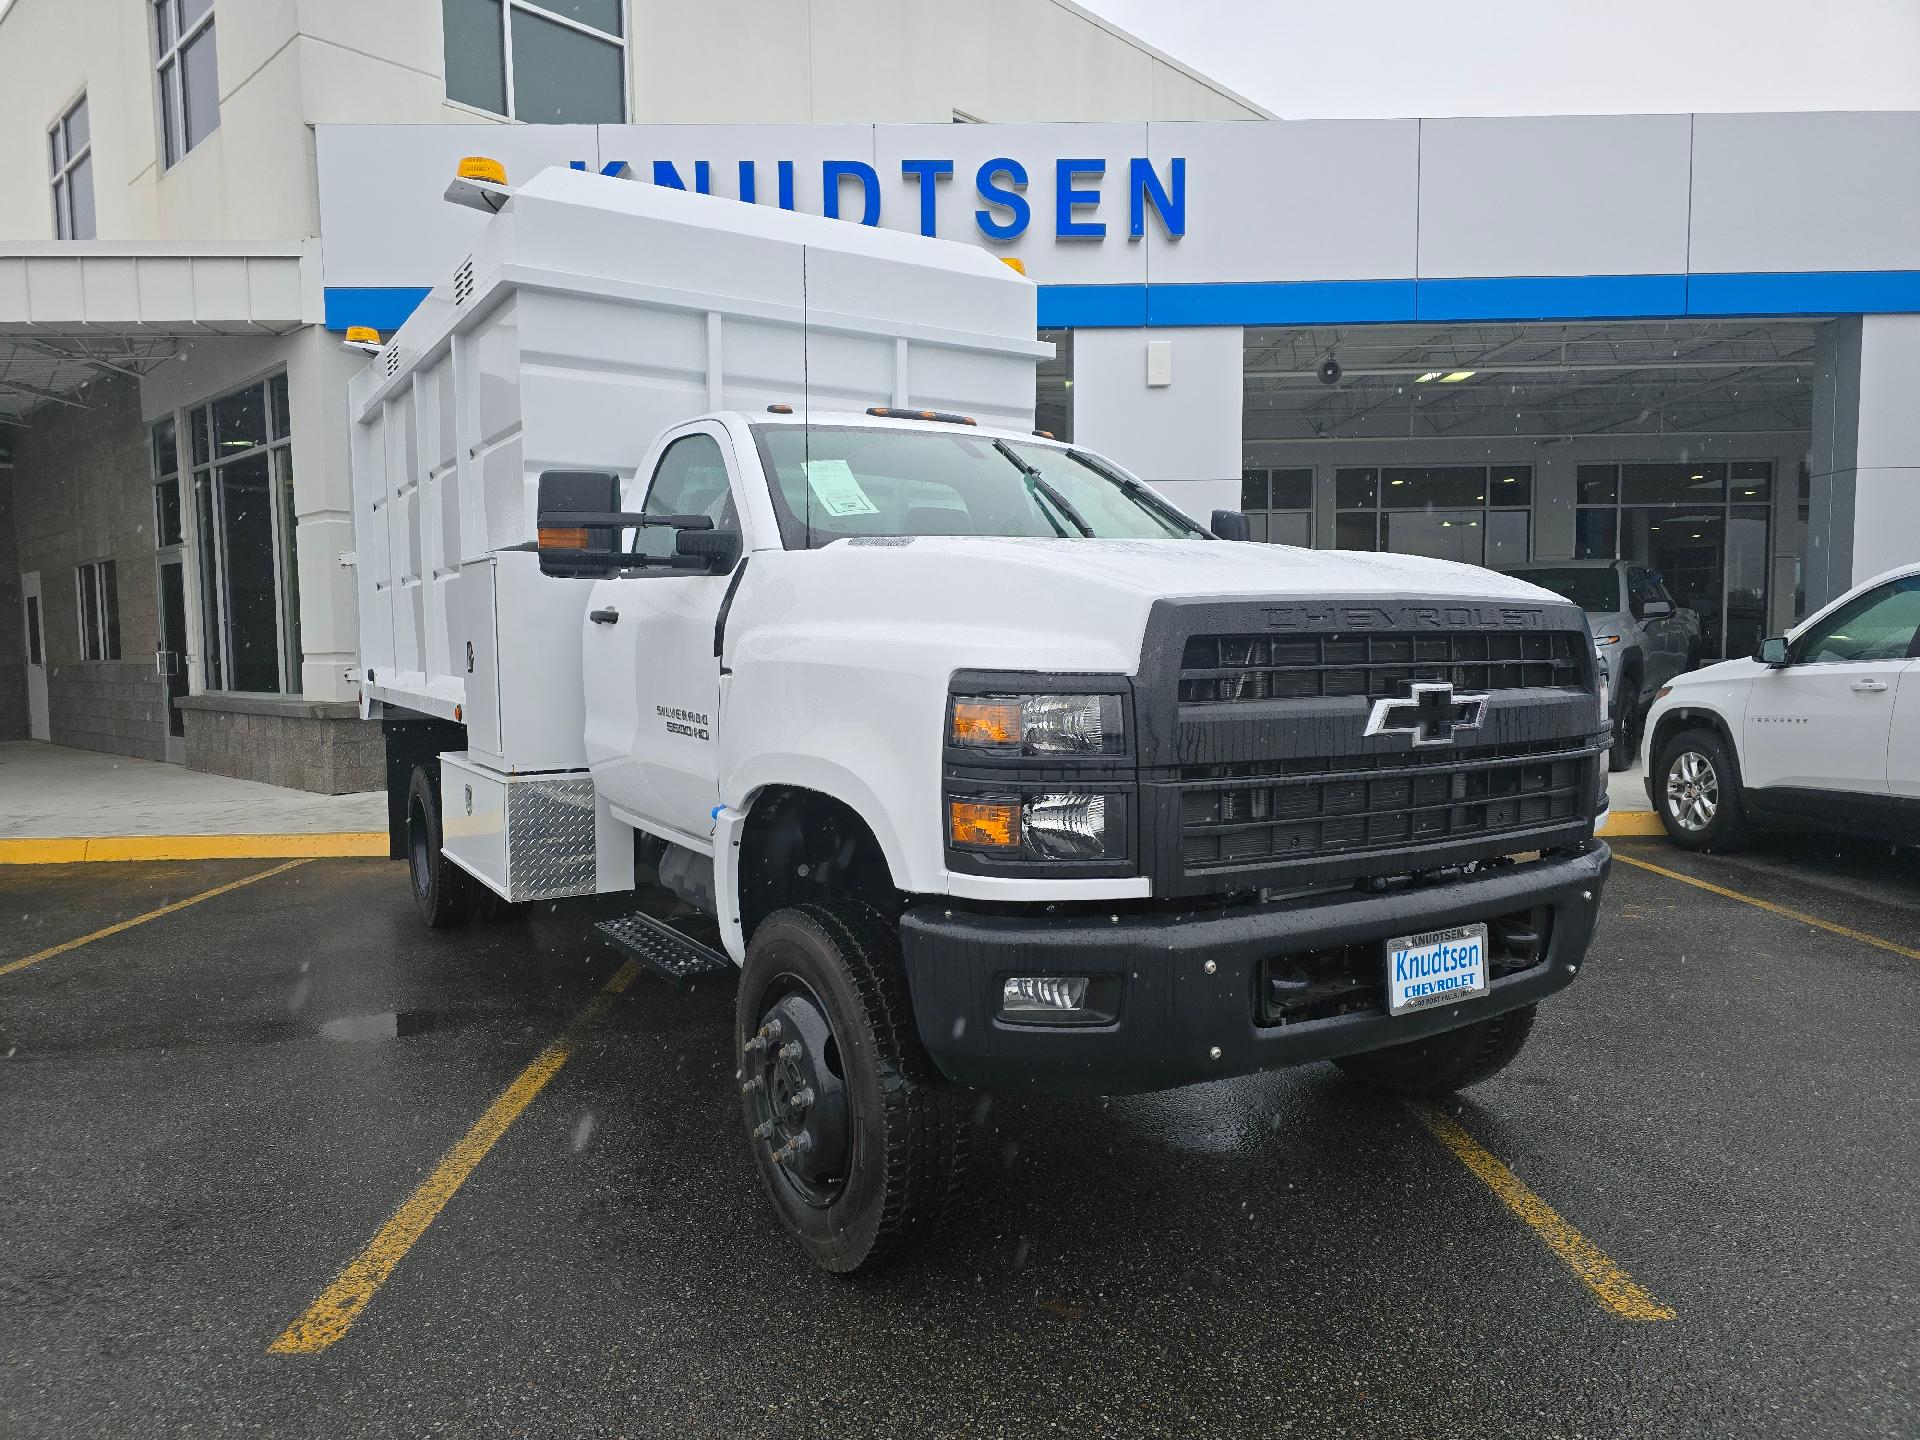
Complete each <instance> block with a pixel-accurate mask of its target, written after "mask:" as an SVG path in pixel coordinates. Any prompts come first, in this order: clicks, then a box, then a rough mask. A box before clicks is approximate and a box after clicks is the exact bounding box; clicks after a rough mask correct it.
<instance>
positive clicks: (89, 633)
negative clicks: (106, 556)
mask: <svg viewBox="0 0 1920 1440" xmlns="http://www.w3.org/2000/svg"><path fill="white" fill-rule="evenodd" d="M114 571H115V567H114V563H113V561H111V560H95V561H92V562H91V563H89V564H86V565H82V566H80V567H79V568H78V569H76V570H75V571H74V572H73V574H74V585H75V587H76V591H77V595H78V599H79V613H80V658H81V659H82V660H118V659H119V658H120V581H119V577H118V575H116V574H115V573H114Z"/></svg>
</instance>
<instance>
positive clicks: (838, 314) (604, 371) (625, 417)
mask: <svg viewBox="0 0 1920 1440" xmlns="http://www.w3.org/2000/svg"><path fill="white" fill-rule="evenodd" d="M1034 327H1035V317H1034V290H1033V286H1032V285H1031V284H1030V283H1029V282H1028V281H1027V280H1026V279H1025V278H1024V277H1023V276H1021V275H1019V274H1017V273H1015V272H1014V271H1013V270H1011V269H1010V268H1008V267H1007V266H1005V265H1002V264H1001V263H1000V262H999V261H997V260H996V259H994V258H993V257H992V256H990V255H987V254H985V253H984V252H982V251H980V250H978V249H975V248H973V247H971V246H964V245H959V244H954V243H949V242H946V241H940V240H931V239H925V238H922V237H919V236H911V235H901V234H898V233H896V232H893V231H888V230H880V229H873V228H868V227H864V226H860V225H855V224H852V223H850V222H846V221H838V220H824V219H820V218H817V217H814V216H808V215H799V214H794V213H792V212H788V211H781V210H776V209H773V208H771V207H767V206H755V205H746V204H742V203H740V202H738V201H735V200H726V199H717V198H710V197H707V196H700V195H692V194H687V193H685V192H681V191H676V190H670V189H663V188H659V187H656V186H652V185H648V184H643V183H636V182H634V181H630V180H619V179H613V178H609V177H603V176H599V175H592V174H587V173H582V172H575V171H569V170H560V169H554V170H548V171H545V172H543V173H542V174H540V175H538V176H536V177H534V178H533V179H532V180H531V181H529V182H528V183H527V184H525V185H524V186H522V187H521V188H520V189H518V190H517V191H516V192H514V194H513V197H512V198H511V200H509V201H508V203H507V205H506V207H505V208H504V209H503V210H502V211H501V212H500V213H499V214H498V215H496V216H495V217H494V218H493V219H492V221H490V222H489V224H488V226H487V228H486V230H485V232H484V233H483V236H482V239H481V242H480V244H479V245H478V246H477V247H476V248H475V250H474V252H473V254H472V255H471V256H470V257H467V258H465V259H463V260H461V261H460V262H459V263H458V265H457V266H454V267H453V268H452V274H451V278H450V279H449V282H448V283H447V284H445V285H442V286H439V287H436V288H435V290H434V291H433V293H432V294H431V295H430V296H429V297H428V299H427V300H426V301H425V302H424V303H423V304H422V305H421V306H420V308H419V309H418V310H417V311H416V312H415V314H414V315H413V316H412V317H411V318H410V319H409V320H408V321H407V322H406V324H405V325H403V326H402V327H401V328H400V330H399V331H397V332H396V333H395V334H394V336H393V338H392V340H391V341H390V342H389V343H388V344H387V345H386V346H385V347H384V348H383V349H382V350H381V351H380V353H379V354H378V355H377V356H376V357H375V358H374V360H373V362H372V363H371V364H370V365H368V367H367V368H366V370H364V371H363V372H362V373H361V374H360V375H359V376H358V377H356V379H355V380H354V382H353V385H352V386H351V388H350V390H349V405H350V409H351V418H352V422H353V443H352V464H353V505H354V512H353V518H354V530H355V555H356V563H357V566H358V572H359V615H360V666H361V678H362V682H363V695H364V697H365V702H366V708H367V710H368V712H369V713H373V710H374V706H376V705H390V706H397V707H401V708H404V709H406V710H411V711H416V712H419V713H421V714H425V715H431V716H437V717H440V718H443V719H447V720H459V721H460V722H461V723H463V724H465V725H466V726H467V729H468V740H469V748H468V763H470V764H473V765H478V766H481V767H484V768H485V769H488V770H491V771H495V772H498V773H499V774H502V775H508V776H511V775H527V774H530V773H535V772H545V773H551V772H555V771H567V770H578V769H580V768H582V767H584V766H585V764H586V756H585V753H584V750H583V748H582V733H583V729H584V725H583V720H584V716H583V712H582V705H583V701H582V687H581V677H580V655H581V647H580V634H581V627H582V625H583V623H584V619H583V611H584V607H585V604H586V597H587V592H588V589H589V588H590V587H589V583H588V582H586V581H562V580H549V579H545V578H543V577H541V576H540V574H539V572H538V565H537V562H536V557H535V556H534V555H533V554H531V553H529V552H528V551H526V550H520V549H515V548H514V547H519V546H525V545H528V544H529V543H530V542H531V541H532V540H533V539H534V535H535V510H536V500H537V493H538V484H539V477H540V474H541V472H543V471H546V470H611V471H615V472H618V473H619V474H620V476H621V477H622V479H623V481H624V482H629V484H628V487H627V489H626V493H625V503H627V505H628V506H629V508H632V509H638V508H639V503H640V500H641V496H640V495H639V494H638V493H637V489H636V488H634V487H632V485H631V483H630V482H632V481H633V479H634V477H635V476H636V474H638V475H639V476H641V477H643V478H644V477H645V476H646V475H647V474H648V473H649V466H650V462H651V456H652V452H653V450H654V448H655V442H656V439H657V437H658V436H659V435H660V434H661V432H662V431H663V430H665V429H666V428H668V427H669V426H672V425H676V424H679V423H681V422H683V421H685V420H688V419H691V418H693V417H694V416H696V415H699V414H703V413H705V412H707V411H711V410H721V409H737V410H742V411H748V412H752V411H758V410H763V409H764V408H765V407H766V406H768V405H770V404H790V405H792V406H793V407H794V408H795V410H796V411H798V412H801V413H803V414H804V413H807V412H809V411H812V410H819V411H827V410H834V411H846V410H853V411H858V410H864V409H865V408H866V407H868V406H870V405H895V406H910V407H914V408H924V409H934V410H949V411H960V412H963V413H966V414H969V415H973V416H976V417H978V418H979V420H980V422H981V423H982V424H999V425H1005V426H1009V427H1013V428H1018V429H1023V430H1024V429H1028V428H1031V426H1032V423H1033V404H1034V370H1035V366H1036V364H1037V363H1038V361H1039V360H1040V359H1041V358H1042V357H1044V356H1045V355H1047V354H1048V353H1050V350H1049V347H1048V346H1046V345H1044V344H1042V343H1040V342H1038V341H1037V340H1036V339H1035V335H1034ZM469 803H471V801H469ZM449 809H451V806H450V807H449ZM448 824H449V828H450V829H451V828H452V826H453V816H452V815H451V814H450V815H449V817H448Z"/></svg>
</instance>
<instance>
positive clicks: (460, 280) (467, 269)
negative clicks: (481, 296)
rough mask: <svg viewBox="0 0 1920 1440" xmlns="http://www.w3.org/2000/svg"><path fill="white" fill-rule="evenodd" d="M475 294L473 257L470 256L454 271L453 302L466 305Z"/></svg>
mask: <svg viewBox="0 0 1920 1440" xmlns="http://www.w3.org/2000/svg"><path fill="white" fill-rule="evenodd" d="M472 296H473V259H472V257H471V256H469V257H468V258H467V259H465V260H462V261H461V262H460V268H459V269H458V270H456V271H454V272H453V303H454V304H456V305H464V304H466V303H467V301H468V300H469V299H471V298H472Z"/></svg>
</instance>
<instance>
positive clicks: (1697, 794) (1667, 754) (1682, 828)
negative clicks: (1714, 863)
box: [1653, 730, 1747, 851]
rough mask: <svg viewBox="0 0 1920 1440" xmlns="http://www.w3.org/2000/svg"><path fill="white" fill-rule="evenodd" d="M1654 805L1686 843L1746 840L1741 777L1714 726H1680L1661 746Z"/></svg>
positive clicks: (1691, 846)
mask: <svg viewBox="0 0 1920 1440" xmlns="http://www.w3.org/2000/svg"><path fill="white" fill-rule="evenodd" d="M1653 808H1654V809H1655V810H1656V811H1658V812H1659V815H1660V823H1661V824H1662V825H1664V826H1665V827H1666V830H1667V835H1668V836H1669V837H1670V838H1671V839H1672V841H1673V843H1674V844H1676V845H1679V846H1681V847H1683V848H1684V849H1688V850H1722V851H1725V850H1737V849H1739V848H1740V847H1741V846H1743V845H1745V844H1746V843H1747V819H1746V811H1745V809H1744V807H1743V806H1742V805H1741V803H1740V777H1739V775H1738V773H1737V772H1736V771H1735V770H1734V768H1733V760H1732V757H1730V756H1729V755H1728V754H1727V748H1726V746H1724V745H1722V744H1721V743H1720V737H1719V736H1718V735H1716V734H1714V733H1713V732H1712V731H1711V730H1682V731H1681V732H1680V733H1679V734H1678V735H1676V736H1674V737H1673V738H1672V739H1671V740H1669V741H1667V743H1666V744H1665V745H1663V746H1661V747H1660V753H1659V755H1658V756H1656V757H1655V758H1654V762H1653Z"/></svg>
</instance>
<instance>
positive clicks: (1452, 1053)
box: [1333, 1005, 1535, 1099]
mask: <svg viewBox="0 0 1920 1440" xmlns="http://www.w3.org/2000/svg"><path fill="white" fill-rule="evenodd" d="M1534 1009H1535V1007H1534V1006H1532V1005H1522V1006H1521V1007H1520V1008H1519V1009H1518V1010H1509V1011H1507V1012H1506V1013H1505V1014H1503V1015H1495V1016H1492V1017H1491V1018H1489V1019H1486V1020H1476V1021H1475V1022H1474V1023H1473V1024H1471V1025H1463V1026H1461V1027H1460V1028H1459V1029H1458V1030H1447V1031H1443V1032H1442V1033H1440V1034H1438V1035H1429V1036H1427V1037H1426V1038H1424V1039H1421V1040H1409V1041H1407V1042H1406V1043H1405V1044H1404V1045H1389V1046H1388V1047H1387V1048H1386V1049H1384V1050H1368V1051H1366V1052H1365V1053H1363V1054H1360V1055H1345V1056H1342V1057H1341V1058H1340V1059H1338V1060H1335V1061H1334V1062H1333V1063H1334V1064H1336V1065H1338V1066H1339V1067H1340V1068H1341V1069H1342V1070H1344V1071H1346V1072H1347V1074H1348V1075H1350V1076H1352V1077H1353V1078H1354V1079H1355V1080H1357V1081H1359V1082H1360V1083H1361V1084H1363V1085H1366V1086H1369V1087H1371V1088H1372V1089H1375V1090H1385V1091H1388V1092H1390V1093H1392V1094H1394V1095H1406V1096H1409V1097H1413V1098H1416V1099H1433V1098H1435V1097H1437V1096H1441V1095H1450V1094H1452V1093H1453V1092H1454V1091H1455V1090H1464V1089H1465V1088H1466V1087H1467V1086H1469V1085H1477V1084H1479V1083H1480V1082H1481V1081H1482V1080H1485V1079H1486V1078H1487V1077H1488V1076H1490V1075H1498V1074H1499V1073H1500V1072H1501V1071H1502V1070H1504V1069H1506V1068H1507V1066H1509V1065H1511V1064H1512V1063H1513V1060H1514V1057H1515V1056H1516V1055H1518V1054H1519V1053H1520V1050H1521V1047H1522V1046H1524V1045H1525V1044H1526V1043H1527V1036H1528V1035H1529V1034H1530V1033H1531V1032H1532V1030H1533V1015H1534Z"/></svg>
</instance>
